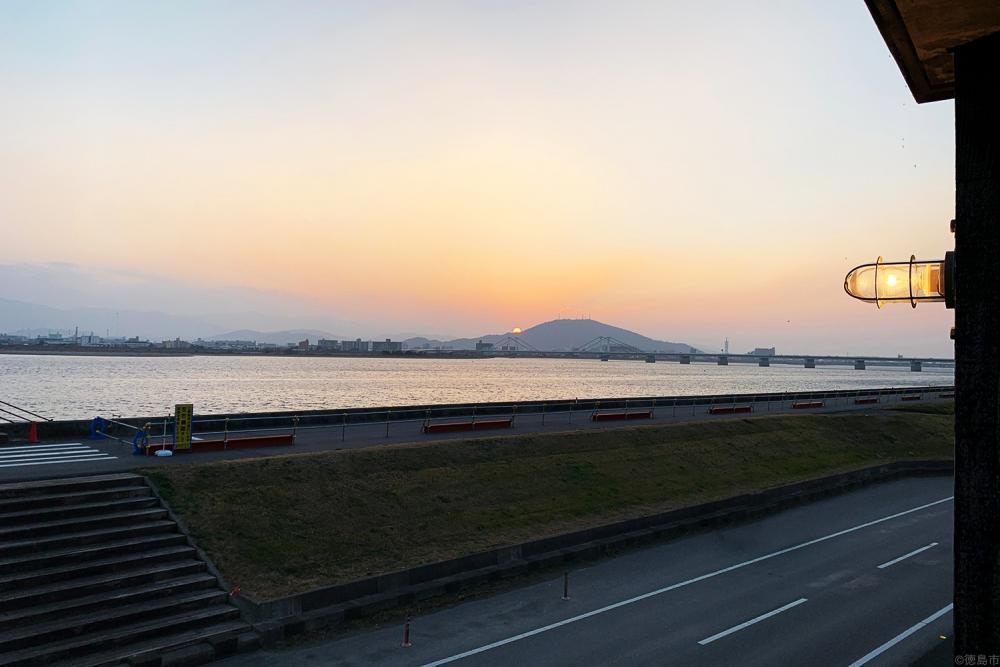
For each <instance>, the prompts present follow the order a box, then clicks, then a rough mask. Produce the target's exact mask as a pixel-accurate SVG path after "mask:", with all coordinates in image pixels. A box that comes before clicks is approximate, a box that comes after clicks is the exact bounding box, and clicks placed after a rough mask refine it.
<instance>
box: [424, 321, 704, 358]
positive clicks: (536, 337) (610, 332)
mask: <svg viewBox="0 0 1000 667" xmlns="http://www.w3.org/2000/svg"><path fill="white" fill-rule="evenodd" d="M509 335H511V334H510V332H507V333H502V334H487V335H484V336H479V337H477V338H456V339H454V340H449V341H439V340H428V339H426V338H410V339H408V340H406V341H405V342H406V344H407V345H408V346H409V347H411V348H415V347H422V346H424V345H426V346H428V347H432V348H433V347H448V348H451V349H453V350H472V349H475V347H476V343H477V342H478V341H480V340H482V341H483V342H486V343H496V342H498V341H500V340H502V339H503V338H505V337H506V336H509ZM602 336H606V337H609V338H614V339H615V340H618V341H621V342H622V343H624V344H626V345H630V346H632V347H635V348H638V349H640V350H643V351H644V352H690V351H692V350H694V349H695V348H693V347H691V346H690V345H688V344H686V343H673V342H670V341H663V340H656V339H654V338H650V337H648V336H643V335H642V334H639V333H636V332H634V331H629V330H628V329H622V328H621V327H616V326H612V325H610V324H605V323H603V322H598V321H597V320H591V319H580V320H551V321H549V322H543V323H541V324H536V325H535V326H533V327H531V328H529V329H525V330H524V331H523V332H522V333H521V334H520V336H519V339H520V340H522V341H523V342H524V343H525V344H526V345H528V346H530V347H533V348H536V349H539V350H544V351H547V352H548V351H551V352H570V351H572V350H575V349H579V348H581V347H583V346H584V345H586V344H587V343H589V342H591V341H593V340H594V339H595V338H600V337H602Z"/></svg>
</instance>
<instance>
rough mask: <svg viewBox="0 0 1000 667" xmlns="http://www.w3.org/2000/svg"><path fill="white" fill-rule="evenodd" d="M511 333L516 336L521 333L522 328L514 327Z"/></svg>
mask: <svg viewBox="0 0 1000 667" xmlns="http://www.w3.org/2000/svg"><path fill="white" fill-rule="evenodd" d="M511 333H513V334H515V335H516V334H519V333H521V327H514V329H513V330H512V331H511Z"/></svg>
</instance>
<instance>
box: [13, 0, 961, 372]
mask: <svg viewBox="0 0 1000 667" xmlns="http://www.w3.org/2000/svg"><path fill="white" fill-rule="evenodd" d="M0 62H2V63H4V66H3V67H0V85H2V88H3V91H4V93H3V103H2V104H0V221H2V229H0V232H2V234H0V247H2V248H3V251H2V253H0V264H3V265H23V266H25V267H30V268H31V269H32V270H33V271H44V270H46V267H51V266H53V265H57V266H63V265H65V264H70V265H72V266H73V267H76V268H75V270H79V271H81V272H89V275H92V276H93V278H92V279H93V281H94V285H97V286H98V287H100V286H101V284H102V282H101V281H112V282H113V281H115V280H122V279H123V276H124V277H128V276H136V278H135V279H136V280H141V281H143V284H144V285H148V286H149V290H150V291H149V293H148V301H149V302H150V303H149V304H148V306H147V307H148V308H156V307H157V304H158V303H161V304H164V303H165V304H167V305H168V306H169V308H167V307H166V306H164V309H167V310H170V311H171V312H178V313H186V314H196V313H202V312H205V310H206V309H209V308H210V309H216V310H218V309H225V308H226V307H227V306H228V305H232V304H228V303H227V302H226V299H225V298H221V297H220V298H218V299H216V300H215V301H213V298H215V297H212V296H211V295H212V294H215V295H218V294H219V292H218V291H217V290H219V289H236V288H238V289H240V290H245V291H246V290H248V291H249V292H250V293H253V294H260V295H261V300H258V301H257V302H255V303H256V305H253V304H251V305H250V306H247V307H248V308H251V307H252V308H257V309H261V308H264V307H265V306H264V305H261V304H265V303H281V304H282V307H283V308H284V312H287V313H288V317H289V324H297V325H298V326H303V327H308V326H328V325H326V324H325V323H326V322H329V321H331V320H342V321H345V322H354V323H360V324H361V325H362V326H363V327H367V330H368V331H369V332H370V335H388V334H392V333H396V332H400V331H408V332H427V333H434V334H451V335H470V336H471V335H478V334H482V333H490V332H503V331H507V330H510V329H511V328H512V327H514V326H524V327H527V326H529V325H531V324H535V323H537V322H540V321H544V320H548V319H552V318H554V317H556V316H558V315H562V316H564V317H567V316H579V315H581V314H587V315H590V316H592V317H594V318H595V319H599V320H602V321H604V322H608V323H612V324H616V325H618V326H623V327H626V328H630V329H633V330H636V331H639V332H641V333H644V334H646V335H649V336H652V337H655V338H661V339H667V340H673V341H683V342H688V343H691V344H694V345H708V344H711V345H712V346H714V347H719V346H721V343H722V339H723V338H725V337H726V336H728V337H730V339H732V341H733V345H734V348H735V349H739V350H743V349H750V348H752V347H755V346H758V345H760V346H764V345H766V346H771V345H776V346H777V347H778V348H779V351H786V352H796V351H798V352H805V351H809V352H815V353H861V352H866V353H885V354H895V353H897V352H899V353H904V354H920V355H935V356H951V355H952V349H951V344H950V341H949V340H948V327H949V326H951V322H952V317H951V313H950V312H949V311H946V310H945V309H944V307H943V306H942V305H937V304H932V305H928V306H924V307H921V308H918V309H917V310H916V311H913V310H911V309H910V308H909V307H893V308H887V309H885V310H883V311H881V312H877V311H876V310H875V308H874V307H872V306H869V305H866V304H862V303H860V302H855V301H852V300H851V299H849V298H848V297H847V296H846V295H845V294H844V292H843V289H842V283H843V278H844V274H845V273H846V272H847V271H848V270H849V269H850V268H852V267H853V266H855V265H857V264H860V263H864V262H869V261H874V259H875V257H876V256H878V255H880V254H881V255H884V256H885V257H886V258H892V259H904V260H905V259H909V257H910V255H911V253H912V254H916V255H917V256H918V258H927V259H937V258H940V257H942V256H943V254H944V251H945V250H947V249H950V248H951V247H952V246H953V240H952V237H951V234H950V233H949V232H948V222H949V220H950V219H951V218H952V217H953V210H954V194H953V193H954V176H953V140H954V134H953V126H952V125H953V108H952V103H951V102H938V103H934V104H929V105H922V106H917V105H916V104H915V103H914V102H913V100H912V97H911V96H910V93H909V92H908V90H907V88H906V86H905V83H904V81H903V78H902V76H901V75H900V73H899V71H898V69H897V67H896V65H895V63H894V62H893V60H892V57H891V55H890V54H889V52H888V51H887V49H886V47H885V44H884V42H883V41H882V39H881V38H880V36H879V34H878V32H877V30H876V28H875V25H874V23H873V21H872V19H871V17H870V15H869V14H868V10H867V9H866V7H865V5H864V2H863V1H862V0H848V1H846V2H816V1H814V0H798V1H796V2H792V1H773V2H746V1H745V0H738V1H731V2H711V3H691V2H684V3H680V2H678V3H674V2H669V1H667V0H658V1H649V2H632V1H629V0H615V1H613V2H610V1H609V2H569V1H563V2H500V1H497V0H491V1H486V0H483V1H465V2H429V1H428V2H377V1H373V0H366V1H364V2H347V1H337V2H287V1H285V2H248V1H245V0H241V1H238V2H237V1H234V2H210V3H209V2H178V1H175V0H172V1H171V2H159V3H135V2H73V3H70V2H54V1H53V2H36V1H26V2H17V1H14V2H5V3H3V4H2V5H0ZM21 273H22V274H26V273H25V272H21ZM109 276H110V277H109ZM192 287H196V288H201V287H208V288H210V289H209V290H207V291H206V295H207V296H206V298H205V299H198V298H190V299H175V300H170V299H169V298H168V295H169V294H176V293H185V294H192V293H195V292H194V290H192ZM32 290H33V286H32V283H31V282H29V281H25V282H24V283H23V284H14V283H12V282H10V281H8V282H6V283H5V284H4V285H3V287H2V288H0V296H3V297H7V298H19V299H21V300H25V301H37V302H40V303H47V302H50V301H53V300H55V299H57V298H58V295H56V296H53V295H52V294H51V293H45V294H42V293H34V292H33V291H32ZM157 290H159V291H157ZM172 290H173V291H172ZM212 290H216V291H214V292H213V291H212ZM107 293H108V294H114V293H115V292H113V291H109V292H107ZM109 298H110V297H109ZM50 305H57V306H63V305H64V304H58V303H50ZM102 305H107V306H111V307H118V304H115V303H103V304H102ZM243 305H244V304H240V308H242V307H243ZM126 306H128V307H134V306H133V305H132V304H123V306H122V307H126ZM234 309H235V306H234ZM292 320H294V322H293V321H292Z"/></svg>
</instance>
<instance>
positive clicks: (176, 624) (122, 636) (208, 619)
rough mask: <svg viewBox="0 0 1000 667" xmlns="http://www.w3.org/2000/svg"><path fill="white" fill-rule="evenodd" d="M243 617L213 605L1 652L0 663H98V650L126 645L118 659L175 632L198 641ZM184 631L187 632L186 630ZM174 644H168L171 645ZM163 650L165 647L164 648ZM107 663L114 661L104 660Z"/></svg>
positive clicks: (237, 623)
mask: <svg viewBox="0 0 1000 667" xmlns="http://www.w3.org/2000/svg"><path fill="white" fill-rule="evenodd" d="M238 619H239V610H238V609H236V607H234V606H232V605H228V604H225V605H213V606H211V607H208V608H205V609H196V610H194V611H185V612H181V613H178V614H172V615H170V616H163V617H161V618H156V619H151V620H141V621H139V622H138V623H129V624H123V625H119V626H118V627H116V628H114V629H110V630H107V631H103V632H94V633H90V634H86V635H81V636H79V637H70V638H67V639H62V640H59V641H53V642H48V643H46V644H44V645H42V646H32V647H28V648H24V649H20V650H16V651H9V652H6V653H2V654H0V665H43V664H46V665H47V664H50V663H51V662H53V661H55V660H70V659H72V663H71V664H74V665H82V664H94V663H93V662H91V660H92V659H93V658H94V657H96V656H92V657H91V658H88V657H87V655H88V654H94V653H97V652H98V651H102V652H104V653H111V651H109V649H115V648H125V649H126V650H125V652H124V654H122V655H120V657H119V658H118V660H122V659H124V658H126V657H129V656H134V655H135V647H134V646H129V645H130V644H135V643H137V642H140V641H142V640H149V639H150V638H153V637H164V635H167V636H169V635H171V634H178V633H183V634H189V635H190V636H191V637H193V638H194V639H195V640H196V641H197V640H200V639H202V637H203V636H204V633H203V632H202V628H204V627H205V626H216V627H217V628H221V627H225V628H226V631H228V632H235V631H239V630H242V629H246V627H247V626H246V624H245V623H243V622H242V621H240V620H238ZM182 631H183V632H182ZM172 645H173V644H171V643H168V644H167V646H172ZM161 650H162V649H161ZM102 659H103V658H102ZM103 660H104V663H100V662H98V663H96V664H107V662H110V660H107V659H103Z"/></svg>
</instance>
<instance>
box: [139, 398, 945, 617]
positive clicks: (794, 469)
mask: <svg viewBox="0 0 1000 667" xmlns="http://www.w3.org/2000/svg"><path fill="white" fill-rule="evenodd" d="M952 429H953V417H952V415H949V414H929V413H926V412H914V413H907V412H898V411H892V410H885V411H877V412H873V413H863V414H831V415H810V416H794V417H787V416H785V417H763V418H755V419H744V420H731V421H724V422H707V423H690V424H674V425H669V426H650V427H634V428H621V429H614V430H607V431H587V432H566V433H556V434H543V435H532V436H508V437H495V438H482V439H469V440H452V441H447V442H436V443H422V444H416V445H397V446H385V447H380V448H373V449H365V450H349V451H335V452H327V453H322V454H308V455H289V456H276V457H269V458H261V459H252V460H238V461H225V462H218V463H209V464H200V465H187V466H177V467H157V468H155V469H149V470H146V471H144V474H148V475H149V476H150V477H151V478H152V479H153V480H154V481H155V483H156V484H157V486H158V487H159V488H160V490H161V492H162V493H163V495H164V497H165V498H166V500H167V501H168V502H169V503H170V504H171V506H172V507H173V509H174V510H175V511H176V512H178V514H180V515H181V516H182V517H183V519H184V520H185V521H186V523H187V524H188V526H189V528H190V529H191V531H192V534H193V535H194V536H195V538H196V539H197V540H198V542H199V544H200V545H201V546H202V547H203V548H204V549H205V550H206V551H207V552H208V554H209V555H210V556H211V558H212V559H213V561H214V562H215V564H216V565H217V566H218V567H219V568H220V570H221V571H222V573H223V574H224V576H225V577H226V578H227V579H228V580H230V581H232V582H236V583H239V585H240V586H241V587H242V589H243V591H244V592H245V593H247V594H249V595H251V596H253V597H254V598H256V599H271V598H275V597H279V596H283V595H288V594H291V593H298V592H303V591H305V590H309V589H312V588H316V587H319V586H326V585H332V584H337V583H344V582H348V581H353V580H356V579H361V578H365V577H370V576H373V575H376V574H380V573H385V572H392V571H398V570H401V569H404V568H408V567H414V566H417V565H421V564H425V563H432V562H437V561H441V560H445V559H448V558H454V557H457V556H461V555H463V554H467V553H474V552H480V551H486V550H489V549H493V548H497V547H500V546H504V545H507V544H513V543H518V542H523V541H527V540H531V539H537V538H540V537H545V536H550V535H556V534H561V533H566V532H570V531H575V530H582V529H585V528H589V527H592V526H597V525H602V524H606V523H609V522H612V521H618V520H623V519H628V518H633V517H639V516H645V515H649V514H654V513H658V512H664V511H668V510H671V509H675V508H679V507H684V506H689V505H693V504H698V503H703V502H709V501H712V500H718V499H721V498H726V497H729V496H733V495H737V494H742V493H749V492H755V491H760V490H763V489H767V488H772V487H775V486H779V485H783V484H788V483H792V482H796V481H802V480H807V479H812V478H816V477H819V476H823V475H828V474H833V473H837V472H844V471H849V470H856V469H859V468H863V467H866V466H871V465H877V464H881V463H885V462H889V461H898V460H912V459H948V458H950V457H951V456H952V450H953V431H952Z"/></svg>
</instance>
